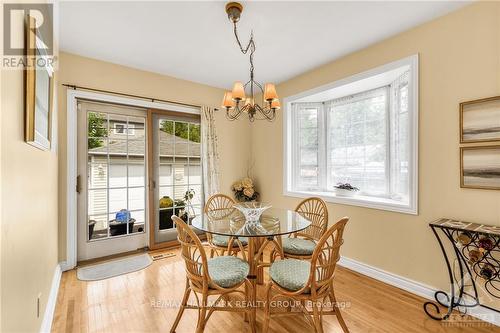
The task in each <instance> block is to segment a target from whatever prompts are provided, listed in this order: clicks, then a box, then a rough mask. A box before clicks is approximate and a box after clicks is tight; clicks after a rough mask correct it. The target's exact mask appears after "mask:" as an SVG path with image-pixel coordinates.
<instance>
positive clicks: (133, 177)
mask: <svg viewBox="0 0 500 333" xmlns="http://www.w3.org/2000/svg"><path fill="white" fill-rule="evenodd" d="M77 107H78V112H77V114H78V179H77V187H78V188H77V191H78V230H77V235H78V251H77V257H78V260H79V261H81V260H88V259H92V258H98V257H104V256H108V255H113V254H117V253H123V252H128V251H133V250H137V249H139V248H144V247H146V246H147V231H148V224H147V223H146V222H147V221H148V210H147V193H148V191H147V179H148V177H147V164H146V163H147V159H146V157H147V154H146V152H147V139H146V138H147V128H146V123H147V110H146V109H138V108H132V107H127V106H118V105H113V104H104V103H98V102H90V101H78V103H77Z"/></svg>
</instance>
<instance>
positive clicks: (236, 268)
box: [208, 256, 250, 288]
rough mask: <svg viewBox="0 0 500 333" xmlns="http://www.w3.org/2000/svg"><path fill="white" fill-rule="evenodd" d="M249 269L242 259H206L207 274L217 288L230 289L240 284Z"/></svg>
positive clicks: (223, 257) (225, 257)
mask: <svg viewBox="0 0 500 333" xmlns="http://www.w3.org/2000/svg"><path fill="white" fill-rule="evenodd" d="M249 271H250V267H249V266H248V263H247V262H246V261H244V260H243V259H240V258H237V257H233V256H221V257H215V258H212V259H208V274H209V275H210V278H211V279H212V281H213V282H214V283H215V284H217V285H218V286H219V287H223V288H230V287H233V286H235V285H237V284H238V283H240V282H242V281H243V280H244V279H245V278H246V277H247V275H248V272H249Z"/></svg>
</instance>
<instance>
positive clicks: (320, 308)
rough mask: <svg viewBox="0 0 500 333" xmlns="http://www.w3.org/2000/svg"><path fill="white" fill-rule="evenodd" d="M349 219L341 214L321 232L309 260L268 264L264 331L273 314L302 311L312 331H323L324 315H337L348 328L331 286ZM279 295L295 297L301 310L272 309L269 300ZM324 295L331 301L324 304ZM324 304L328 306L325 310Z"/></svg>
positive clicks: (341, 324)
mask: <svg viewBox="0 0 500 333" xmlns="http://www.w3.org/2000/svg"><path fill="white" fill-rule="evenodd" d="M348 221H349V218H347V217H344V218H342V219H341V220H339V221H338V222H337V223H336V224H335V225H333V226H332V227H331V228H330V229H328V231H326V232H325V233H324V235H323V236H322V237H321V239H320V240H319V241H318V243H317V245H316V248H315V249H314V252H313V255H312V258H311V260H310V261H308V260H299V259H295V258H290V259H283V260H278V261H275V262H274V263H272V264H271V266H270V268H269V276H270V281H269V283H268V284H267V287H266V303H265V319H264V329H263V332H267V331H268V329H269V321H270V319H271V317H272V316H273V315H292V314H293V315H296V314H297V313H302V314H304V315H305V317H306V319H307V321H308V322H309V323H310V324H311V325H312V326H313V327H314V330H315V332H318V333H322V332H323V324H322V317H323V316H324V315H336V316H337V319H338V321H339V323H340V326H341V327H342V330H343V331H344V332H345V333H348V332H349V330H348V328H347V325H346V324H345V322H344V319H343V318H342V314H341V313H340V309H339V307H338V304H337V300H336V298H335V293H334V288H333V277H334V273H335V267H336V264H337V261H339V259H340V254H339V252H340V246H341V245H342V243H343V239H342V235H343V233H344V228H345V225H346V224H347V222H348ZM271 295H272V296H271ZM279 297H281V298H282V297H285V298H287V299H289V300H292V301H294V303H293V304H297V306H298V307H299V309H300V312H297V311H292V309H289V311H285V312H283V311H282V312H275V313H273V312H272V311H271V304H272V303H271V302H272V301H273V300H274V299H276V298H279ZM327 299H329V300H330V303H331V304H326V305H325V304H324V303H325V301H326V300H327ZM306 302H307V303H310V304H307V303H306ZM308 305H309V306H310V307H311V308H312V310H310V309H309V307H308ZM324 307H327V308H331V309H330V310H327V311H324Z"/></svg>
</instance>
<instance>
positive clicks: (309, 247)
mask: <svg viewBox="0 0 500 333" xmlns="http://www.w3.org/2000/svg"><path fill="white" fill-rule="evenodd" d="M295 211H296V212H297V213H299V214H300V215H302V216H304V217H305V218H306V219H308V220H309V221H311V225H310V226H309V227H307V228H306V229H304V230H302V231H299V232H296V233H293V234H291V235H290V236H289V237H283V238H282V239H281V246H282V254H283V255H284V257H285V258H295V259H311V257H312V254H313V251H314V248H315V247H316V243H317V242H318V241H319V239H320V238H321V236H323V234H324V233H325V231H326V228H327V226H328V208H327V206H326V203H325V202H324V201H323V200H322V199H320V198H316V197H312V198H307V199H304V200H302V201H301V202H300V203H299V204H298V205H297V207H296V208H295ZM278 255H279V253H278V252H277V251H272V252H271V262H272V261H274V260H275V259H276V257H277V256H278Z"/></svg>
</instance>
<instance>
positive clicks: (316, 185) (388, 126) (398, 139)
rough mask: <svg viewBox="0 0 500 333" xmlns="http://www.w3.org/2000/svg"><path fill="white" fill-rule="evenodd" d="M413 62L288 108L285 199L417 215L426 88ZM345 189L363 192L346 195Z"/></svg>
mask: <svg viewBox="0 0 500 333" xmlns="http://www.w3.org/2000/svg"><path fill="white" fill-rule="evenodd" d="M410 60H411V61H408V64H404V63H403V64H402V63H401V61H400V62H397V64H396V65H397V66H394V65H393V64H390V65H388V66H386V67H384V68H380V69H376V70H374V71H370V72H369V73H362V74H360V75H358V76H357V79H351V80H347V82H346V83H345V84H334V87H333V88H327V89H324V90H320V91H318V90H316V91H314V92H312V93H309V94H307V93H306V94H302V95H301V96H298V97H296V98H290V99H289V100H287V101H285V102H286V105H287V119H286V136H285V139H286V140H285V141H286V142H285V144H286V151H287V158H286V162H285V163H286V165H285V169H286V172H287V175H286V177H285V179H286V184H285V194H287V195H297V196H310V195H319V196H322V197H324V198H325V199H326V200H328V201H331V202H339V203H345V204H352V205H358V206H365V207H371V208H379V209H387V210H394V211H400V212H405V213H413V214H416V213H417V209H416V208H417V207H416V206H417V182H416V179H417V174H416V173H417V163H416V160H417V140H416V133H417V125H418V121H417V119H418V118H417V109H416V105H417V103H416V91H417V89H416V88H417V87H416V84H417V82H418V81H417V77H416V75H417V73H416V61H415V59H413V58H410ZM391 65H392V66H391ZM340 183H342V184H345V183H349V184H350V185H351V186H353V187H356V188H358V189H359V191H355V192H349V193H346V192H345V191H339V190H338V189H337V188H336V187H335V186H338V184H340ZM353 193H355V195H353V196H351V194H353Z"/></svg>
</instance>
